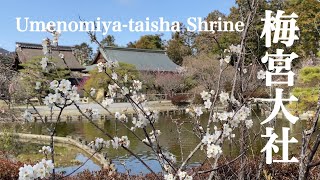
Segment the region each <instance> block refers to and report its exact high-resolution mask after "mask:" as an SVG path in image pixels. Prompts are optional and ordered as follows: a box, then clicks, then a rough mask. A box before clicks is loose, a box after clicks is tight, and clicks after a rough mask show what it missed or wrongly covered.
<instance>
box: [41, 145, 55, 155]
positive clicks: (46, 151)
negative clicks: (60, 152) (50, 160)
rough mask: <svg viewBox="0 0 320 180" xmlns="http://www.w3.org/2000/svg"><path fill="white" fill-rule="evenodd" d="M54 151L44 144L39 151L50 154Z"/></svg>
mask: <svg viewBox="0 0 320 180" xmlns="http://www.w3.org/2000/svg"><path fill="white" fill-rule="evenodd" d="M51 152H52V149H51V147H50V146H43V147H42V148H41V149H40V150H39V153H43V154H49V153H51Z"/></svg>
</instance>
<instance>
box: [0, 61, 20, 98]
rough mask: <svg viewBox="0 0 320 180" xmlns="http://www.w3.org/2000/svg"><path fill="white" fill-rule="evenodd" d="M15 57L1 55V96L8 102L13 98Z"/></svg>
mask: <svg viewBox="0 0 320 180" xmlns="http://www.w3.org/2000/svg"><path fill="white" fill-rule="evenodd" d="M13 63H14V59H13V57H10V56H6V55H0V98H1V99H4V100H5V101H6V100H8V101H6V102H7V103H8V104H9V103H10V99H11V92H10V86H11V85H12V79H14V77H15V76H16V74H17V73H16V71H14V70H13Z"/></svg>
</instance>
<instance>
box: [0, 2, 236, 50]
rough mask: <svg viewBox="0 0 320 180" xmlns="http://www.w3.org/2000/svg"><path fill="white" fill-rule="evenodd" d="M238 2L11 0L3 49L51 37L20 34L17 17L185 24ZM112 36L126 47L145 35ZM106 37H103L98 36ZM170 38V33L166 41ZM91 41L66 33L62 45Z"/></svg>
mask: <svg viewBox="0 0 320 180" xmlns="http://www.w3.org/2000/svg"><path fill="white" fill-rule="evenodd" d="M234 3H235V0H223V1H222V0H91V1H90V0H89V1H88V0H77V1H71V0H54V1H42V0H39V1H36V0H32V1H26V0H10V1H9V0H7V1H1V6H0V22H1V26H0V32H1V33H0V47H2V48H4V49H7V50H10V51H14V49H15V42H31V43H41V40H42V39H43V38H45V37H47V36H49V34H47V33H39V32H23V33H22V32H18V31H17V28H16V17H22V18H24V17H29V18H30V20H37V21H41V20H42V21H46V22H47V21H73V20H75V21H78V20H79V16H80V17H81V18H82V19H85V20H92V21H94V20H95V19H96V18H97V17H101V19H102V20H105V21H123V22H128V21H129V20H130V19H131V18H133V19H134V20H145V18H146V17H150V20H158V18H159V17H164V18H165V19H166V20H169V21H174V20H179V21H184V20H186V19H187V18H189V17H192V16H195V17H205V16H206V15H207V14H208V13H209V12H211V11H213V10H219V11H221V12H223V13H225V14H228V13H229V9H230V7H232V6H233V5H234ZM110 34H112V35H114V36H115V38H116V43H117V44H119V45H123V46H125V45H126V44H127V43H128V42H129V41H134V40H137V39H139V37H140V36H141V35H143V34H150V33H136V32H135V33H133V32H129V31H123V32H118V33H114V32H111V33H110ZM98 37H99V38H100V39H101V38H103V36H102V34H99V36H98ZM169 37H170V33H166V34H165V36H164V38H165V39H167V38H169ZM81 42H88V43H89V38H88V36H87V35H86V34H85V33H83V32H82V33H81V32H76V33H71V32H67V33H63V34H62V36H61V39H60V45H75V44H79V43H81Z"/></svg>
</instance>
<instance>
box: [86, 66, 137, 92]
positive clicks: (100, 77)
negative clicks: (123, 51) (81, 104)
mask: <svg viewBox="0 0 320 180" xmlns="http://www.w3.org/2000/svg"><path fill="white" fill-rule="evenodd" d="M115 72H116V73H117V74H118V77H124V76H125V75H126V74H127V76H128V83H129V82H131V80H134V79H138V78H139V72H138V71H137V69H136V68H135V66H134V65H132V64H127V63H122V62H119V67H118V68H116V69H115ZM107 73H108V74H111V73H112V72H111V70H107ZM89 74H90V78H89V79H88V80H87V81H86V83H85V85H84V89H85V90H86V91H87V92H90V89H91V88H95V89H104V90H106V89H107V88H108V85H109V84H110V83H111V82H112V81H111V79H110V78H109V77H108V76H107V75H106V74H105V73H102V72H101V73H100V72H98V69H97V68H96V69H94V70H92V71H90V72H89ZM111 84H113V83H111Z"/></svg>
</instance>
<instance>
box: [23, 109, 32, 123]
mask: <svg viewBox="0 0 320 180" xmlns="http://www.w3.org/2000/svg"><path fill="white" fill-rule="evenodd" d="M22 117H23V119H25V120H26V121H29V122H30V121H32V118H33V116H32V114H31V113H30V112H29V111H28V110H25V111H24V113H23V115H22Z"/></svg>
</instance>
